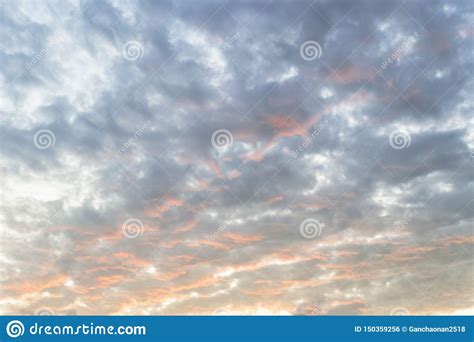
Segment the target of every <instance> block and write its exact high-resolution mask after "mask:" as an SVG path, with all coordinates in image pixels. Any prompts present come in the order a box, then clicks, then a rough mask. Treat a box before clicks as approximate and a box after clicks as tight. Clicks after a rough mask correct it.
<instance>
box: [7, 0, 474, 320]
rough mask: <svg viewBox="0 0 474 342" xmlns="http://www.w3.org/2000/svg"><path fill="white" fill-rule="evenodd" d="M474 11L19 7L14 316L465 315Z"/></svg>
mask: <svg viewBox="0 0 474 342" xmlns="http://www.w3.org/2000/svg"><path fill="white" fill-rule="evenodd" d="M468 8H469V4H468V2H467V1H458V2H456V4H449V5H447V4H445V3H443V2H441V1H435V2H432V4H431V5H430V6H426V5H425V4H424V3H423V2H422V1H411V2H410V3H405V2H399V1H392V2H383V3H382V2H380V3H379V2H377V3H375V2H373V1H352V2H351V1H349V2H348V1H330V2H329V1H323V2H318V3H315V2H311V1H299V2H297V3H292V4H288V3H278V2H277V3H274V2H268V3H263V2H262V3H258V2H255V3H250V2H244V1H233V2H220V1H204V2H200V3H199V5H197V4H193V3H188V2H186V3H185V2H179V1H161V2H156V1H140V2H127V1H125V2H115V1H106V0H103V1H77V2H61V1H59V2H58V1H53V0H51V1H48V2H43V3H38V2H32V1H27V0H25V1H17V2H12V3H8V4H5V8H4V11H3V12H2V14H1V15H0V25H1V30H0V32H2V38H4V39H1V41H2V42H3V43H2V49H1V52H0V62H1V63H2V70H1V71H0V74H1V77H0V84H1V86H2V89H4V92H3V97H2V100H1V101H0V139H1V147H0V166H1V172H2V186H1V193H2V207H1V209H0V229H1V234H0V239H1V241H2V242H1V243H2V246H4V247H3V248H2V251H1V252H0V263H1V266H2V267H0V291H1V292H2V293H3V296H2V298H3V299H2V300H0V311H1V312H2V313H4V314H18V313H21V314H33V313H34V312H35V311H36V310H38V309H42V308H50V309H51V310H53V311H54V312H55V313H57V314H59V313H64V314H67V313H73V314H190V313H191V314H213V313H217V314H219V313H230V314H298V315H300V314H304V315H307V314H334V315H339V314H378V315H381V314H382V315H383V314H388V313H389V312H390V311H391V310H392V309H393V308H396V307H404V308H407V309H408V310H409V311H410V313H413V314H440V313H441V314H442V313H452V312H464V311H463V310H468V309H469V308H470V307H472V300H471V299H470V297H469V293H470V288H471V287H470V282H469V277H470V276H471V277H472V253H471V252H472V238H471V237H472V229H471V228H472V221H473V215H474V212H473V210H474V209H473V208H474V203H473V201H472V193H473V190H474V189H473V176H472V175H473V173H472V166H473V163H474V162H473V158H472V151H473V149H474V141H473V137H474V134H473V131H472V127H473V125H472V124H473V119H472V114H471V112H472V111H471V108H472V95H471V93H472V91H470V90H471V88H472V85H473V82H472V75H471V74H472V72H471V71H470V70H472V58H471V51H472V39H470V38H471V36H472V34H469V32H471V31H472V29H471V24H470V23H471V21H470V16H469V11H468ZM307 41H316V42H318V44H319V45H320V47H321V51H320V52H321V54H320V55H318V56H317V57H318V58H315V59H313V60H307V59H308V58H306V59H304V58H302V57H301V55H300V46H301V45H302V44H303V43H305V42H307ZM130 46H133V49H134V50H133V51H132V50H130V51H128V49H129V47H130ZM131 53H135V54H133V55H130V54H131ZM218 130H225V131H226V134H228V135H229V137H228V138H229V140H232V144H230V143H229V144H227V145H226V146H225V148H216V146H215V145H216V144H213V141H212V138H213V134H214V133H215V132H216V131H218ZM38 132H49V133H48V134H49V138H50V139H51V140H50V143H49V145H48V144H47V146H44V145H43V146H41V145H40V144H39V141H37V137H38ZM393 137H398V140H394V138H393ZM400 139H401V140H400ZM53 140H54V144H53V143H52V141H53ZM46 143H48V142H47V141H46ZM38 146H39V147H38ZM130 219H133V222H135V224H137V226H136V227H135V228H139V229H140V231H139V234H137V236H135V237H134V236H133V234H125V233H124V227H123V225H124V224H125V222H132V221H129V220H130ZM306 219H311V220H312V221H311V222H315V221H317V222H318V228H319V229H320V231H319V234H317V235H316V236H314V237H312V238H308V236H304V235H303V234H301V231H300V224H301V223H302V222H303V221H304V220H306ZM128 228H129V227H128ZM443 269H455V270H456V275H457V277H453V276H449V275H446V274H444V273H443V272H442V271H440V270H443ZM425 284H429V285H425ZM315 308H317V310H316V313H315Z"/></svg>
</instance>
